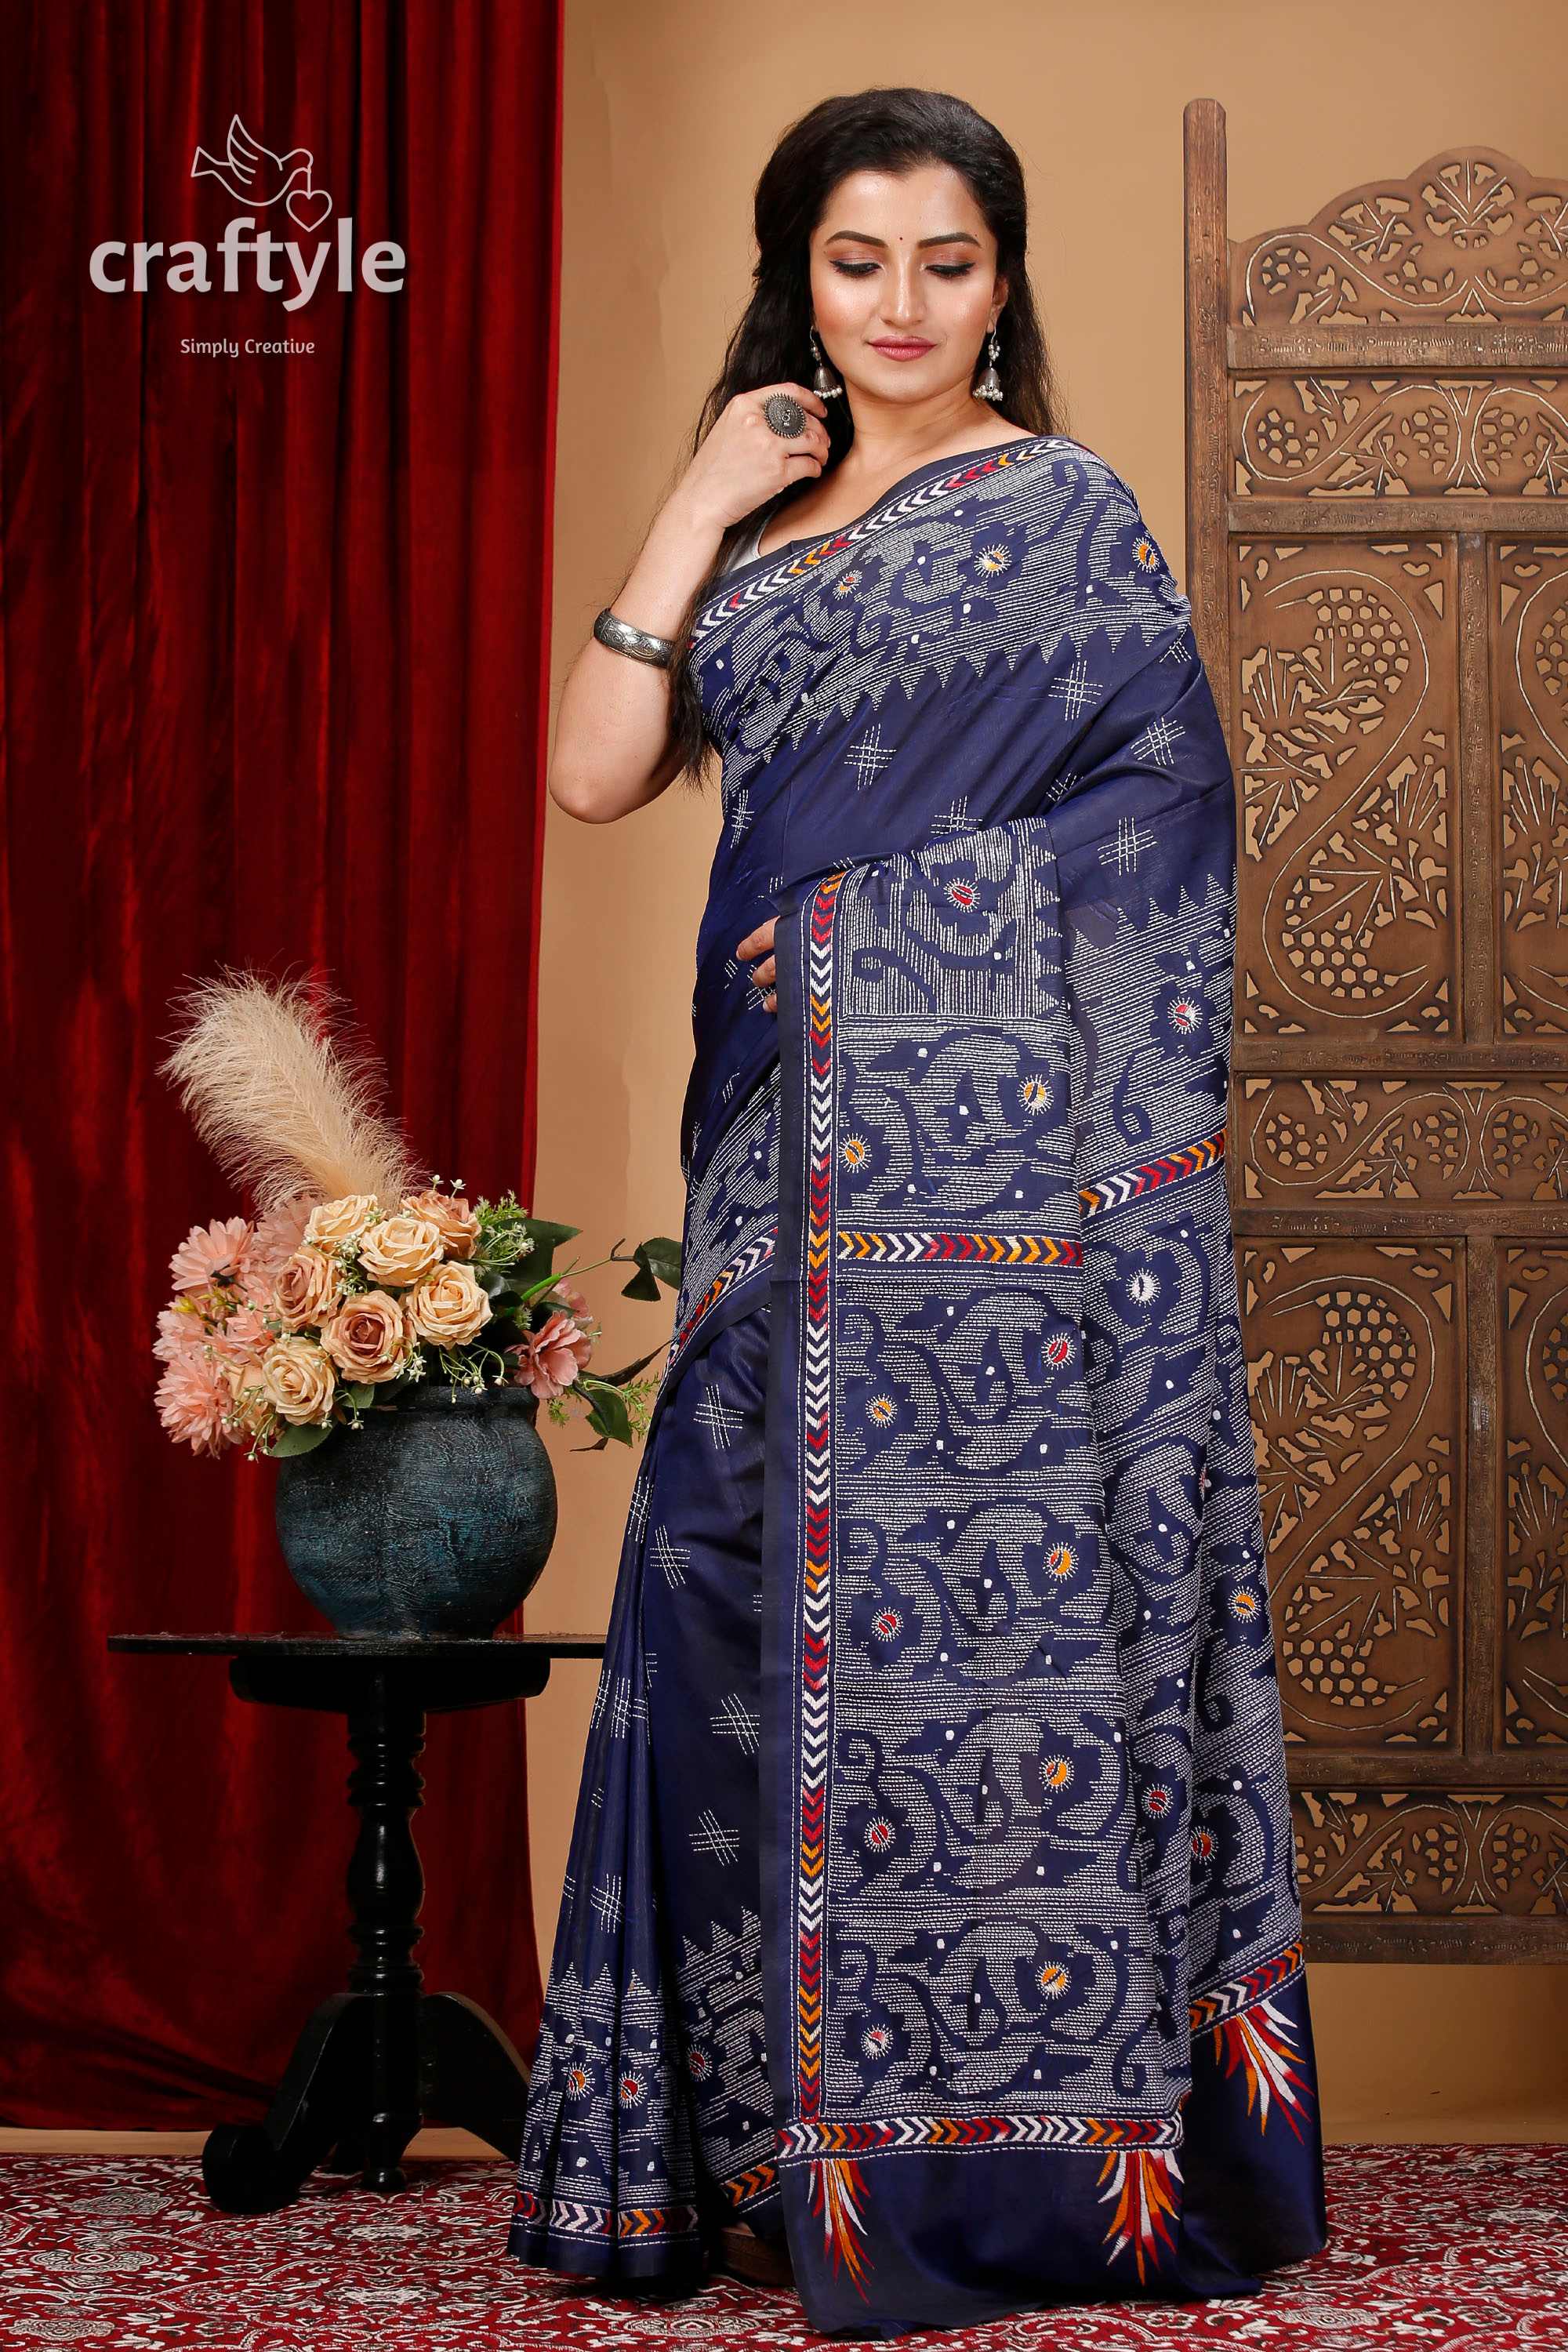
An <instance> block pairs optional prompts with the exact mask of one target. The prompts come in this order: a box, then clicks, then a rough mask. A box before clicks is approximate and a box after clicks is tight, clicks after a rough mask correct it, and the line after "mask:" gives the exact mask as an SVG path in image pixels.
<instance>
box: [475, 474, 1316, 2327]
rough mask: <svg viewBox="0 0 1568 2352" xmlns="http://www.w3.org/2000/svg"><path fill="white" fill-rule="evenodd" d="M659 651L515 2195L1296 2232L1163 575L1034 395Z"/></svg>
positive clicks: (1144, 2266) (1312, 2156)
mask: <svg viewBox="0 0 1568 2352" xmlns="http://www.w3.org/2000/svg"><path fill="white" fill-rule="evenodd" d="M689 659H690V660H691V662H692V663H693V665H694V667H695V670H696V674H697V676H698V677H699V680H700V685H701V689H702V694H703V699H704V706H705V709H706V711H707V714H708V718H709V723H710V728H711V730H712V732H713V734H714V736H715V739H716V740H717V741H718V742H719V743H720V744H721V747H722V750H723V757H724V767H723V786H722V789H723V812H724V828H723V832H722V835H721V840H720V843H719V846H718V850H717V852H716V854H715V858H714V866H713V874H712V877H711V882H710V896H709V903H708V908H707V911H706V913H705V915H704V918H703V923H702V928H701V931H700V938H699V943H698V973H697V991H696V995H695V998H694V1004H693V1013H694V1031H695V1043H696V1052H695V1057H694V1064H693V1069H692V1076H691V1083H690V1086H689V1089H688V1094H687V1098H686V1104H685V1108H684V1111H683V1118H682V1133H681V1153H682V1166H683V1171H684V1173H685V1175H686V1179H687V1186H688V1192H687V1207H686V1222H685V1234H684V1246H685V1258H684V1264H683V1272H682V1283H681V1289H680V1294H679V1297H678V1299H677V1303H676V1314H675V1333H674V1339H673V1341H672V1345H671V1349H670V1353H669V1357H668V1361H667V1364H666V1367H665V1370H664V1373H663V1376H662V1380H661V1383H660V1387H659V1391H658V1397H657V1400H656V1403H655V1408H654V1412H653V1416H652V1421H651V1424H650V1429H649V1434H648V1438H647V1447H646V1450H645V1454H644V1457H643V1461H642V1463H641V1465H640V1466H639V1471H638V1475H637V1483H636V1486H635V1489H634V1495H633V1501H632V1507H631V1510H630V1513H629V1515H628V1519H627V1525H626V1538H625V1544H624V1549H623V1554H622V1559H621V1562H620V1571H619V1576H618V1580H617V1583H616V1597H615V1601H614V1604H613V1610H612V1617H611V1624H610V1629H609V1635H608V1641H607V1646H606V1653H605V1665H604V1671H603V1675H602V1676H601V1680H600V1684H599V1688H598V1693H597V1696H596V1699H595V1711H594V1719H593V1723H592V1726H591V1729H590V1735H589V1747H588V1754H587V1758H586V1760H585V1764H584V1778H583V1787H582V1792H581V1795H580V1798H579V1802H578V1810H577V1816H576V1820H575V1823H574V1835H573V1842H572V1852H571V1859H570V1864H569V1870H568V1876H567V1881H566V1886H565V1890H564V1894H563V1905H562V1913H561V1923H560V1927H559V1930H558V1933H557V1939H556V1946H555V1952H554V1958H553V1964H552V1972H551V1978H550V1984H549V1988H548V1991H547V1995H546V2003H545V2011H544V2022H543V2026H542V2032H541V2037H540V2042H539V2048H538V2053H537V2056H536V2061H535V2066H534V2072H533V2075H532V2080H531V2090H530V2099H529V2107H528V2116H527V2125H526V2130H525V2137H524V2145H523V2149H522V2158H521V2169H520V2177H519V2194H518V2200H517V2208H516V2213H515V2217H514V2220H513V2223H512V2228H511V2235H510V2246H511V2250H512V2251H513V2252H515V2253H517V2254H519V2255H520V2256H521V2257H522V2258H523V2259H525V2260H527V2261H530V2262H533V2263H544V2264H547V2265H549V2266H551V2267H553V2268H555V2269H558V2270H563V2271H567V2272H575V2273H584V2274H587V2275H592V2276H596V2277H599V2278H602V2279H605V2280H606V2281H610V2282H631V2281H634V2280H646V2281H650V2282H660V2283H662V2284H664V2285H665V2286H666V2287H667V2288H668V2289H673V2290H676V2291H679V2289H681V2288H682V2287H683V2286H689V2285H693V2284H696V2283H697V2282H698V2281H699V2280H700V2278H701V2276H702V2275H703V2271H704V2265H705V2263H706V2262H707V2260H708V2257H709V2254H710V2249H711V2246H712V2242H713V2237H714V2231H715V2230H716V2228H717V2226H718V2225H719V2224H720V2223H721V2221H726V2220H733V2219H736V2218H739V2219H742V2220H747V2221H751V2223H752V2226H753V2228H755V2229H756V2230H757V2231H759V2232H761V2233H762V2234H764V2235H766V2234H782V2235H783V2236H784V2237H785V2238H786V2239H787V2243H788V2247H789V2252H790V2255H791V2259H792V2262H793V2265H794V2269H795V2277H796V2281H797V2283H798V2284H799V2287H800V2291H801V2294H802V2297H803V2299H804V2302H805V2309H806V2313H807V2315H808V2317H809V2318H810V2320H811V2321H812V2323H813V2324H814V2325H815V2326H816V2327H817V2328H818V2329H820V2330H822V2331H823V2332H824V2333H826V2334H842V2335H860V2336H866V2335H870V2336H898V2335H901V2334H905V2333H907V2332H909V2331H910V2330H912V2329H915V2328H919V2327H922V2326H954V2325H961V2324H964V2323H974V2322H978V2321H981V2320H984V2319H986V2318H989V2317H994V2316H998V2315H1003V2314H1005V2313H1008V2312H1011V2311H1016V2310H1019V2309H1022V2308H1026V2307H1030V2306H1033V2305H1039V2304H1042V2303H1045V2302H1048V2301H1053V2300H1058V2299H1061V2298H1070V2297H1100V2296H1119V2295H1137V2294H1155V2295H1163V2296H1194V2295H1196V2296H1206V2295H1224V2294H1248V2293H1252V2292H1255V2291H1256V2290H1257V2288H1258V2284H1259V2273H1262V2272H1263V2271H1265V2270H1267V2269H1269V2268H1272V2267H1274V2266H1276V2265H1278V2264H1279V2263H1285V2262H1289V2261H1293V2260H1296V2259H1299V2258H1300V2257H1302V2256H1304V2255H1307V2254H1310V2253H1311V2252H1315V2251H1317V2250H1318V2249H1319V2248H1320V2247H1321V2245H1322V2244H1323V2243H1324V2242H1325V2238H1326V2231H1325V2222H1324V2210H1323V2189H1322V2156H1321V2137H1320V2130H1319V2125H1318V2119H1317V2110H1316V2097H1315V2074H1314V2064H1313V2055H1312V2042H1311V2025H1310V2011H1309V2005H1308V1997H1307V1984H1306V1978H1305V1975H1304V1972H1303V1965H1302V1949H1301V1922H1300V1902H1299V1895H1298V1888H1297V1882H1296V1871H1295V1859H1294V1851H1293V1843H1292V1838H1291V1832H1290V1820H1289V1800H1288V1792H1287V1787H1286V1773H1285V1748H1284V1738H1283V1731H1282V1726H1281V1719H1280V1710H1279V1687H1278V1684H1277V1681H1276V1675H1275V1654H1274V1643H1273V1635H1272V1628H1271V1620H1270V1611H1269V1599H1268V1585H1267V1581H1266V1575H1265V1560H1264V1549H1263V1524H1262V1516H1261V1509H1260V1502H1259V1495H1258V1474H1257V1466H1256V1458H1255V1454H1254V1446H1253V1434H1252V1425H1251V1419H1250V1413H1249V1406H1248V1397H1247V1370H1246V1364H1245V1360H1244V1356H1243V1350H1242V1339H1241V1328H1240V1323H1239V1318H1238V1307H1237V1284H1236V1269H1235V1257H1234V1249H1233V1244H1232V1235H1231V1224H1230V1215H1229V1208H1228V1202H1227V1198H1226V1184H1225V1139H1226V1137H1225V1115H1226V1083H1227V1076H1228V1055H1229V1037H1230V1021H1231V1001H1230V1000H1231V983H1232V972H1233V965H1234V892H1235V859H1236V847H1235V793H1234V782H1233V778H1232V774H1231V769H1230V763H1229V760H1228V757H1227V754H1226V746H1225V742H1224V738H1223V733H1222V731H1221V729H1220V726H1219V722H1218V719H1217V715H1216V713H1215V707H1214V702H1213V698H1212V696H1211V694H1210V691H1209V688H1208V683H1207V680H1206V677H1205V673H1204V668H1203V664H1202V661H1201V659H1200V658H1199V656H1198V653H1197V648H1196V646H1195V644H1194V638H1193V635H1192V631H1191V626H1190V607H1189V606H1188V604H1187V601H1186V599H1185V598H1184V596H1183V595H1182V594H1181V593H1180V592H1179V590H1178V589H1177V587H1176V584H1175V583H1174V581H1173V578H1172V576H1171V573H1170V572H1169V570H1168V568H1167V566H1166V564H1165V562H1164V559H1163V555H1162V553H1161V551H1160V550H1159V548H1158V546H1157V545H1156V544H1155V542H1154V541H1152V538H1151V537H1150V535H1149V532H1148V530H1147V529H1146V527H1145V526H1144V523H1143V521H1142V516H1141V514H1140V512H1139V509H1138V506H1137V501H1136V499H1135V498H1134V497H1133V494H1132V492H1131V490H1130V489H1129V488H1128V486H1127V485H1126V484H1125V483H1124V482H1123V481H1122V480H1121V478H1120V476H1118V475H1117V474H1116V473H1115V472H1114V471H1113V470H1112V469H1111V468H1110V467H1109V466H1107V465H1106V464H1105V462H1104V461H1103V460H1102V459H1100V457H1096V456H1095V455H1094V454H1093V453H1091V452H1089V450H1087V449H1085V448H1083V447H1082V446H1080V445H1079V444H1077V443H1075V442H1072V441H1069V440H1067V439H1064V438H1062V437H1060V436H1039V437H1031V438H1029V439H1017V440H1014V441H1011V442H1008V443H1005V444H1004V445H1002V446H1000V447H998V448H996V449H994V450H991V451H984V452H980V453H976V454H974V455H973V456H970V457H965V458H963V459H962V460H957V461H955V460H952V459H946V460H942V461H939V462H938V463H937V464H935V465H931V466H927V467H921V468H919V469H918V470H917V471H916V472H915V473H914V474H912V475H910V476H909V477H907V478H906V479H905V480H904V481H903V482H901V483H900V484H899V485H897V486H896V487H895V488H894V489H893V490H892V491H890V492H889V494H888V495H887V497H886V498H885V499H883V500H881V501H880V502H879V505H878V506H876V507H874V508H872V509H869V510H868V513H867V514H866V515H864V516H863V517H861V518H860V520H858V522H856V523H854V524H851V525H849V526H847V528H846V529H845V530H842V531H840V532H837V533H835V534H834V535H833V536H832V537H831V538H830V539H828V540H826V541H817V542H815V543H807V542H796V543H795V545H793V546H791V547H786V548H784V549H781V550H779V551H776V552H775V553H774V554H773V555H772V556H763V557H759V558H757V559H755V560H754V561H752V562H750V563H747V564H744V565H742V567H741V568H740V569H739V570H738V571H737V572H733V573H731V575H730V576H729V578H728V579H727V580H726V582H725V583H724V584H723V590H722V593H721V594H719V595H718V596H716V597H715V598H714V599H713V601H712V602H711V603H710V604H709V605H708V607H707V608H706V609H705V610H704V611H703V612H702V614H700V619H699V622H698V625H697V629H696V631H695V633H694V635H693V639H692V643H691V646H690V647H689ZM772 913H776V914H777V917H778V922H777V929H776V932H775V958H776V963H777V971H778V981H777V990H778V1009H777V1013H776V1015H774V1014H772V1013H767V1012H766V1011H765V1010H764V1009H763V1006H762V1004H761V1002H760V999H759V997H758V995H757V992H756V991H755V990H754V989H753V988H752V986H751V984H750V979H749V973H748V972H747V971H745V970H743V969H742V967H740V966H739V965H738V963H737V961H736V959H735V956H734V951H733V950H734V944H735V942H736V941H737V940H739V939H740V938H741V937H742V935H743V934H744V933H745V932H746V931H747V930H749V929H751V928H752V926H753V925H754V924H755V923H756V922H758V921H759V920H761V919H763V918H764V917H765V916H766V915H768V914H772Z"/></svg>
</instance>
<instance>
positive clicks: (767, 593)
mask: <svg viewBox="0 0 1568 2352" xmlns="http://www.w3.org/2000/svg"><path fill="white" fill-rule="evenodd" d="M1054 437H1055V436H1042V437H1041V438H1040V439H1038V440H1035V441H1026V442H1024V443H1021V444H1019V445H1016V446H1013V447H1010V448H1007V449H998V450H995V451H994V452H993V453H992V455H991V456H990V457H982V458H979V459H977V460H976V462H975V463H974V464H973V465H972V466H964V465H959V466H955V467H953V469H952V472H951V473H947V474H939V475H938V476H937V478H936V479H935V480H934V481H931V482H917V483H916V485H915V486H914V488H912V489H909V490H906V491H905V492H904V494H903V496H902V497H901V498H899V499H894V500H893V501H892V503H891V504H890V505H889V506H881V507H878V508H877V509H875V510H874V512H872V513H871V514H868V515H862V516H861V518H860V520H859V521H858V522H857V523H851V524H850V525H849V526H848V527H847V529H846V530H836V531H834V532H832V533H831V534H830V536H829V537H828V538H826V539H819V540H816V541H814V542H813V543H812V545H811V546H809V547H805V548H802V550H801V551H800V553H799V554H798V555H792V556H791V557H790V559H789V561H788V562H787V563H776V564H774V565H773V569H772V570H771V571H769V572H760V573H759V574H758V576H757V577H756V579H754V580H748V581H747V582H746V583H744V584H743V586H742V587H739V588H735V589H732V590H731V592H730V593H729V594H728V595H725V596H721V597H719V598H718V600H717V601H716V602H715V603H713V604H710V605H708V606H707V607H706V609H705V610H704V611H702V612H701V613H700V614H698V616H697V623H696V626H695V627H694V628H693V630H692V633H691V635H690V636H689V638H688V639H687V641H686V649H687V651H688V652H690V650H691V648H692V647H693V646H700V645H701V644H702V642H703V640H704V638H706V637H709V636H710V635H712V633H713V631H714V630H715V629H717V628H719V627H721V626H722V625H723V624H724V623H726V622H728V621H731V620H733V618H734V616H735V614H737V613H743V612H746V611H747V610H748V609H749V608H750V607H751V606H752V605H753V604H765V603H766V602H767V601H768V599H769V598H770V597H771V596H773V595H775V594H776V593H778V591H779V590H780V589H781V588H787V587H788V585H789V583H790V582H791V581H792V580H802V579H805V578H806V577H807V576H808V575H809V574H810V573H811V572H815V571H816V568H817V566H818V565H819V564H821V563H824V562H826V560H827V558H828V557H829V556H830V555H841V554H842V553H843V551H844V550H845V549H846V548H847V547H858V546H859V544H860V543H861V541H863V540H867V539H876V538H879V536H880V535H881V533H882V532H883V531H886V530H892V529H893V527H894V525H895V524H897V523H900V522H904V521H907V520H908V519H909V517H910V515H912V514H919V513H920V512H921V509H922V508H924V507H928V506H930V505H931V503H932V501H933V500H934V499H940V498H944V497H945V496H946V495H947V493H948V491H949V490H956V489H962V488H963V487H964V486H965V484H966V483H969V482H978V481H979V480H981V478H983V477H984V475H986V474H995V473H1000V472H1002V471H1003V470H1004V469H1005V468H1011V469H1013V470H1016V468H1017V467H1020V466H1026V465H1028V463H1029V462H1030V460H1031V459H1032V458H1036V457H1044V456H1045V454H1046V452H1047V449H1049V448H1050V447H1051V446H1052V442H1053V439H1054Z"/></svg>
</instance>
